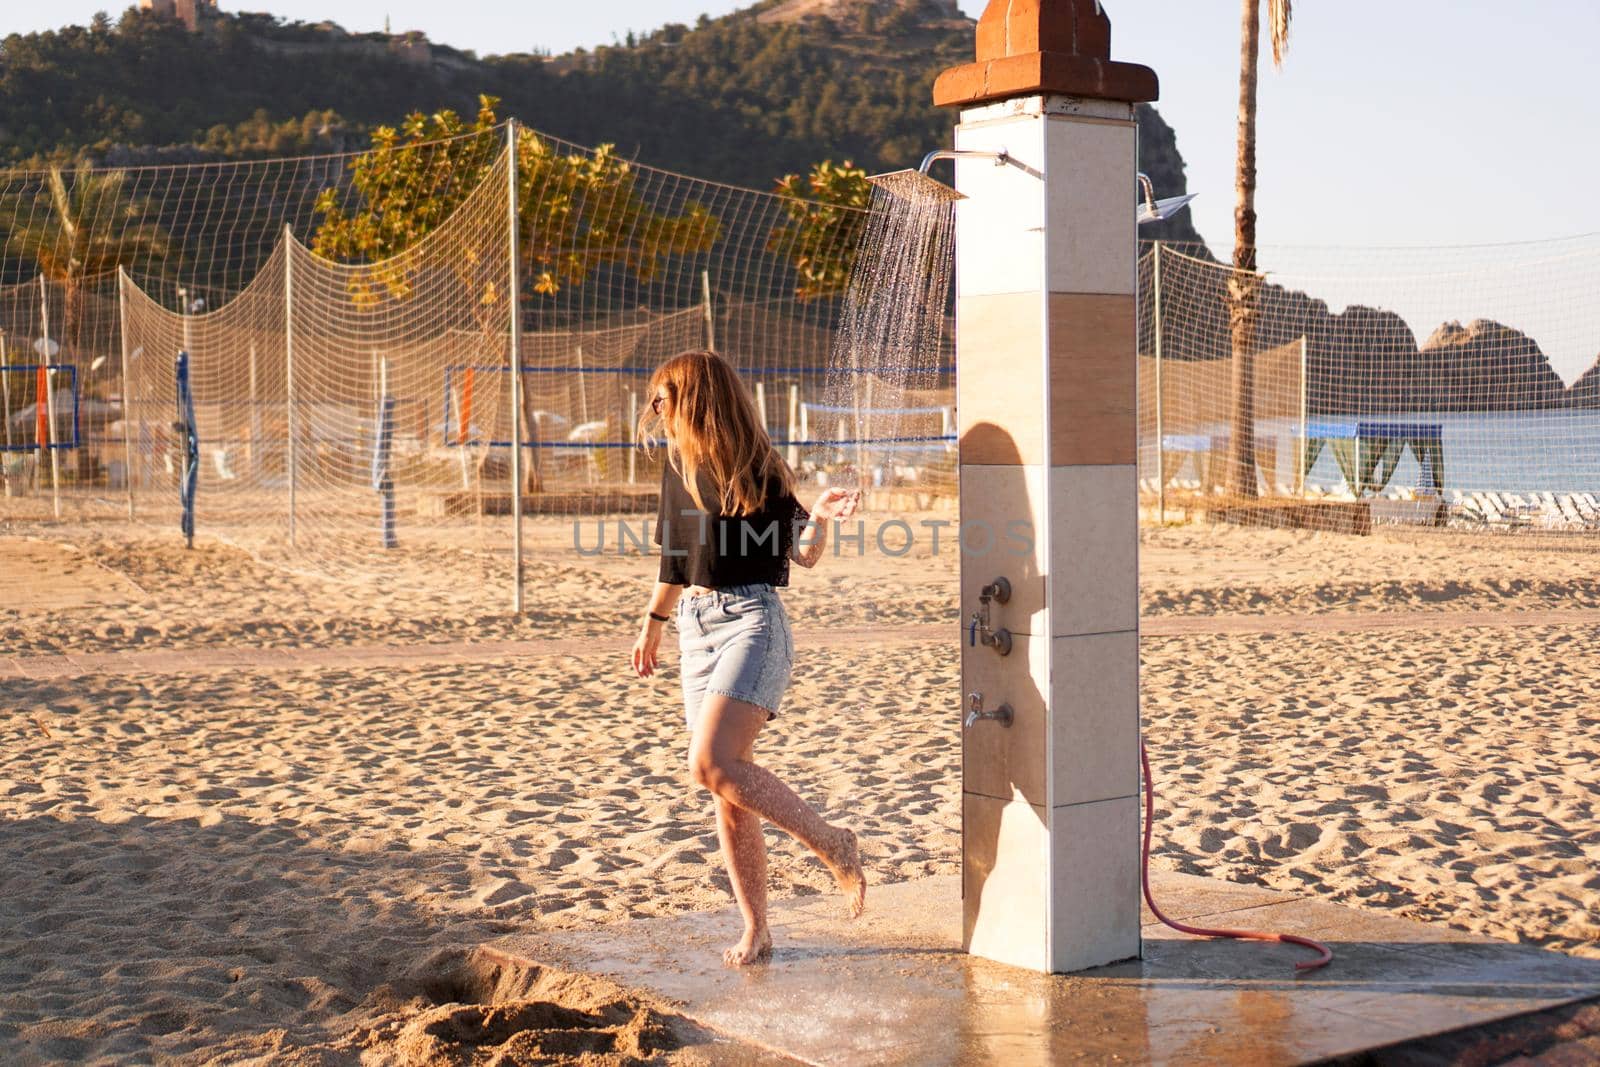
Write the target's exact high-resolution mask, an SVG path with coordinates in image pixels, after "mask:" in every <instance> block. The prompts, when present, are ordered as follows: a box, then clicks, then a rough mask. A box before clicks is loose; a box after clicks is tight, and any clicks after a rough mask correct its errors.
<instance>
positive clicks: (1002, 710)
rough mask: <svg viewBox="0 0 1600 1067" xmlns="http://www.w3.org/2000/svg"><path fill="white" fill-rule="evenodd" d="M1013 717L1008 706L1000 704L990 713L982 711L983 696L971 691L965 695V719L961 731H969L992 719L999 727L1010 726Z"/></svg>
mask: <svg viewBox="0 0 1600 1067" xmlns="http://www.w3.org/2000/svg"><path fill="white" fill-rule="evenodd" d="M1013 718H1015V716H1013V715H1012V713H1011V705H1010V704H1001V705H1000V706H999V707H998V708H995V709H994V710H992V711H985V710H983V694H982V693H979V692H977V691H973V692H971V693H968V694H967V717H966V719H964V720H963V721H962V729H964V730H970V729H972V728H973V727H974V726H976V725H977V724H978V723H979V722H981V721H983V720H984V719H993V720H994V721H995V722H997V723H999V724H1000V725H1001V726H1010V725H1011V720H1012V719H1013Z"/></svg>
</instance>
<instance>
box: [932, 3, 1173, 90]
mask: <svg viewBox="0 0 1600 1067" xmlns="http://www.w3.org/2000/svg"><path fill="white" fill-rule="evenodd" d="M1039 93H1060V94H1063V95H1066V96H1083V97H1091V98H1093V99H1098V100H1122V101H1126V102H1128V103H1141V102H1144V101H1149V100H1154V99H1156V97H1157V96H1158V95H1159V86H1158V83H1157V81H1156V74H1155V71H1153V70H1151V69H1150V68H1149V67H1142V66H1139V65H1138V64H1137V63H1117V62H1114V61H1113V60H1112V59H1111V19H1110V18H1108V17H1107V16H1106V13H1105V12H1104V11H1103V10H1101V9H1100V5H1098V4H1097V3H1096V2H1095V0H989V6H988V7H987V8H985V9H984V12H983V17H982V18H980V19H979V20H978V48H977V62H975V63H968V64H965V65H963V66H959V67H951V68H950V69H949V70H947V71H945V72H944V73H942V74H940V75H939V78H938V80H937V81H935V82H934V84H933V102H934V103H935V104H938V105H939V106H940V107H968V106H971V105H973V104H980V103H985V102H988V101H993V100H1004V99H1007V98H1009V97H1015V96H1030V95H1035V94H1039Z"/></svg>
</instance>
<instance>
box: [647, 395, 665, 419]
mask: <svg viewBox="0 0 1600 1067" xmlns="http://www.w3.org/2000/svg"><path fill="white" fill-rule="evenodd" d="M666 400H667V398H666V397H665V396H658V397H656V398H655V399H654V400H652V401H650V410H651V411H653V412H655V413H656V414H657V415H659V414H661V405H662V404H664V403H666Z"/></svg>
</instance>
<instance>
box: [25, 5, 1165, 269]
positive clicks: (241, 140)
mask: <svg viewBox="0 0 1600 1067" xmlns="http://www.w3.org/2000/svg"><path fill="white" fill-rule="evenodd" d="M972 42H973V22H972V20H971V19H968V18H966V17H965V16H963V15H961V13H960V11H959V9H958V8H957V7H956V6H955V4H954V2H953V0H761V2H760V3H757V4H755V5H753V6H751V7H749V8H746V9H744V10H742V11H738V12H735V13H734V14H731V15H728V16H726V17H724V18H720V19H714V20H713V19H706V18H702V19H701V20H700V21H699V22H698V23H697V24H696V25H694V26H687V25H681V24H674V25H668V26H665V27H663V28H661V29H660V30H657V31H655V32H653V33H650V34H648V35H646V36H644V37H634V36H633V35H631V34H630V35H629V37H628V39H627V40H626V41H624V42H623V43H620V44H618V45H616V46H611V47H604V48H598V49H595V50H593V51H587V50H583V49H579V50H577V51H574V52H571V53H567V54H563V55H543V54H517V55H504V56H491V57H486V58H480V57H478V56H476V55H474V54H473V53H471V52H465V51H460V50H457V49H454V48H449V47H446V46H443V45H438V44H433V43H431V42H429V41H428V40H427V39H426V38H424V37H422V36H421V35H419V34H400V35H388V34H350V33H347V32H345V31H344V30H343V29H341V28H340V27H338V26H337V25H334V24H332V23H320V24H316V25H309V24H305V23H298V22H297V23H286V22H283V21H281V20H278V19H274V18H272V17H270V16H266V15H251V14H223V15H221V16H219V17H216V18H212V19H208V20H207V21H206V22H205V24H204V27H203V32H201V33H198V34H191V33H189V32H188V31H187V30H186V29H184V28H183V27H182V26H181V25H180V24H179V23H177V22H176V21H175V20H172V19H168V18H162V17H159V16H155V15H151V14H147V13H140V12H138V11H136V10H133V9H129V11H127V12H126V13H124V14H123V15H122V17H121V18H120V19H119V20H117V21H116V22H115V23H113V22H112V21H111V20H110V19H106V18H98V17H97V18H96V20H95V22H94V23H93V24H91V25H90V26H87V27H76V26H72V27H67V28H65V29H62V30H58V31H53V32H48V33H38V34H26V35H20V34H13V35H12V36H10V37H7V38H6V39H5V40H4V42H3V43H0V163H5V164H9V165H13V166H16V165H23V164H27V163H30V162H31V163H35V164H36V163H38V162H40V161H42V160H47V159H48V160H64V159H69V158H81V157H84V156H87V157H90V158H93V159H96V160H101V161H107V162H112V163H117V164H130V163H153V162H168V161H173V162H176V161H180V160H183V161H189V160H202V159H237V158H250V157H263V156H271V155H283V154H290V153H301V152H326V151H340V150H344V149H346V148H351V147H355V146H357V145H359V144H363V143H364V142H365V136H364V134H365V132H366V131H367V130H369V129H370V128H371V127H373V126H375V125H378V124H382V123H393V122H396V121H398V120H399V118H400V117H401V116H402V115H404V114H406V113H407V112H410V111H413V110H420V111H424V112H431V111H434V110H437V109H439V108H441V107H453V108H456V109H458V110H461V111H463V112H466V113H471V112H472V111H473V110H474V109H475V106H476V100H477V96H478V94H479V93H489V94H492V95H494V96H498V97H500V98H501V100H502V101H504V105H503V111H504V112H505V113H509V114H514V115H516V116H517V117H519V118H520V119H522V120H523V121H524V122H526V123H528V124H529V125H530V126H533V127H535V128H537V129H540V130H543V131H545V132H547V133H551V134H554V135H556V136H558V137H562V138H565V139H568V140H571V141H575V142H578V143H580V144H597V143H601V142H611V143H614V144H616V145H618V146H619V148H620V149H621V150H622V151H623V152H624V153H626V154H628V155H630V156H633V157H636V158H637V159H639V160H640V161H641V162H644V163H649V164H652V165H654V166H659V167H663V168H666V169H669V170H675V171H680V172H683V173H687V174H692V175H695V176H697V177H704V178H711V179H715V180H719V181H725V182H728V183H730V184H735V185H743V186H750V187H755V188H761V189H765V188H770V187H771V186H772V183H773V180H774V179H775V178H776V177H778V176H779V175H782V174H785V173H789V172H792V171H803V170H805V169H807V168H808V167H809V166H810V165H811V164H812V163H814V162H816V161H818V160H821V159H829V158H831V159H835V160H841V159H846V158H848V159H852V160H854V161H855V162H856V163H858V164H860V165H862V166H865V167H866V168H867V169H869V170H874V171H877V170H893V169H898V168H900V167H905V166H911V165H915V163H916V161H917V160H919V159H920V158H921V157H922V155H923V154H924V153H925V152H927V151H928V150H929V149H930V148H934V147H938V146H941V145H945V144H948V142H949V136H950V127H951V124H952V121H953V116H952V115H951V114H950V113H948V112H945V111H941V110H939V109H936V108H934V107H933V106H932V104H931V103H930V86H931V85H932V81H933V77H934V75H935V74H936V73H937V72H938V71H940V70H942V69H943V68H945V67H948V66H951V65H954V64H956V63H960V62H964V61H966V60H967V59H968V58H969V57H970V55H971V51H972ZM1141 110H1142V116H1143V120H1144V121H1143V123H1142V125H1141V131H1140V153H1141V155H1140V158H1141V159H1142V160H1143V161H1144V166H1145V169H1146V170H1147V171H1148V172H1149V173H1150V174H1151V176H1152V177H1153V178H1154V179H1155V181H1156V184H1157V187H1158V188H1159V189H1160V191H1161V193H1162V195H1174V194H1176V193H1178V192H1181V191H1184V189H1185V183H1184V175H1183V161H1182V157H1181V156H1180V155H1179V153H1178V149H1177V145H1176V141H1175V138H1174V135H1173V132H1172V130H1171V128H1170V127H1168V126H1167V125H1166V123H1165V122H1163V121H1161V119H1160V116H1159V115H1158V114H1157V113H1156V112H1155V111H1154V110H1153V109H1151V108H1143V109H1141ZM1165 226H1166V230H1167V232H1165V233H1163V234H1161V235H1160V236H1164V237H1167V238H1169V239H1173V240H1196V239H1197V235H1196V234H1195V233H1194V232H1193V230H1192V228H1191V227H1190V223H1189V221H1188V217H1187V215H1185V216H1183V217H1182V218H1180V219H1178V220H1175V221H1174V222H1173V223H1168V224H1165ZM1144 236H1157V235H1156V234H1152V233H1150V232H1148V228H1147V232H1146V233H1145V234H1144Z"/></svg>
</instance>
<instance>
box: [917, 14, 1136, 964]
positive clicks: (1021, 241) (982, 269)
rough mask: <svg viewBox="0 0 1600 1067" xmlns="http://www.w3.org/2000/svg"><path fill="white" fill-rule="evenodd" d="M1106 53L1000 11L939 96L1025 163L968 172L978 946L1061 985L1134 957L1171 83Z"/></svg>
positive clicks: (1092, 37) (970, 605) (1080, 31)
mask: <svg viewBox="0 0 1600 1067" xmlns="http://www.w3.org/2000/svg"><path fill="white" fill-rule="evenodd" d="M1110 44H1111V25H1110V21H1109V20H1108V19H1107V18H1106V16H1105V14H1104V13H1103V12H1101V11H1100V10H1099V5H1097V4H1096V3H1095V2H1094V0H991V2H990V4H989V6H988V9H987V10H985V12H984V13H983V17H982V18H981V19H980V20H979V23H978V31H977V62H975V63H971V64H968V65H966V66H962V67H956V68H953V69H951V70H947V71H945V72H944V73H943V74H942V75H941V76H940V77H939V79H938V81H937V83H936V84H935V86H934V98H935V102H936V103H938V104H940V105H942V106H946V107H959V108H960V109H961V124H960V125H959V126H958V127H957V129H956V148H957V149H959V150H972V151H977V152H986V153H991V154H992V153H997V152H1000V151H1002V150H1004V152H1005V153H1007V154H1008V155H1009V156H1010V157H1011V158H1012V160H1013V161H1015V162H1016V163H1020V164H1022V166H1021V167H1018V166H1005V165H996V163H995V161H994V160H993V158H992V156H991V157H983V156H978V155H974V156H967V157H962V158H960V159H958V160H957V163H956V184H957V188H958V189H959V190H960V191H961V192H962V193H964V194H965V195H966V197H967V199H965V200H963V201H961V202H960V203H959V204H958V205H957V208H956V295H957V304H956V347H957V415H958V421H959V429H958V433H959V440H960V446H959V447H960V465H961V521H962V531H963V538H962V540H963V545H962V556H961V608H962V616H963V620H964V625H965V626H966V627H967V629H966V630H964V633H963V640H962V661H961V681H962V692H963V702H962V703H963V706H962V717H963V718H962V721H963V731H962V737H963V745H962V757H963V758H962V775H963V784H962V785H963V788H962V875H963V879H962V893H963V912H964V917H963V930H964V943H965V947H966V948H967V949H968V950H969V951H971V952H973V953H975V954H978V955H982V956H986V957H989V958H991V959H996V960H1000V961H1003V962H1006V963H1012V964H1017V965H1020V966H1024V967H1029V968H1033V969H1035V970H1040V971H1050V972H1057V973H1060V972H1067V971H1076V970H1081V969H1084V968H1087V967H1093V966H1096V965H1099V964H1103V963H1109V962H1112V961H1114V960H1120V959H1127V958H1130V957H1134V956H1137V955H1138V954H1139V947H1140V946H1139V845H1140V842H1139V799H1138V792H1139V777H1138V767H1139V750H1138V745H1139V677H1138V671H1139V634H1138V624H1139V620H1138V514H1137V468H1136V463H1135V458H1136V457H1135V447H1136V429H1135V427H1136V417H1135V416H1136V388H1135V375H1136V373H1137V359H1136V355H1135V351H1136V348H1135V346H1136V329H1135V327H1136V321H1135V312H1134V299H1135V292H1136V288H1135V277H1136V275H1135V254H1136V236H1135V222H1134V214H1135V174H1136V172H1137V169H1138V168H1137V158H1136V156H1137V152H1136V133H1137V131H1136V128H1135V123H1134V105H1135V103H1137V102H1140V101H1147V100H1153V99H1155V97H1156V77H1155V74H1154V73H1153V72H1151V71H1150V70H1149V69H1147V68H1145V67H1140V66H1135V65H1132V64H1126V63H1113V62H1112V61H1111V60H1110V58H1109V57H1110ZM1024 533H1026V534H1027V536H1022V535H1023V534H1024ZM1002 578H1003V579H1005V580H1006V582H1005V584H1006V585H1008V586H1009V588H1008V589H1002V588H1000V587H999V586H1000V584H1001V583H999V582H998V581H997V580H998V579H1002ZM975 613H976V614H975ZM1002 629H1003V630H1006V631H1009V634H1010V641H1009V646H1010V651H1009V652H1008V653H1006V654H1002V649H1003V648H1004V647H1005V646H1006V645H1007V643H1008V642H1006V641H1004V640H1002V639H1001V638H1000V635H999V631H1000V630H1002ZM1002 705H1003V706H1005V707H1006V708H1009V709H1010V711H1011V717H1010V719H1009V725H1008V724H1007V720H1006V719H1005V718H1003V717H1002V715H997V714H996V713H997V712H1000V711H1001V707H1002Z"/></svg>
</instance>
